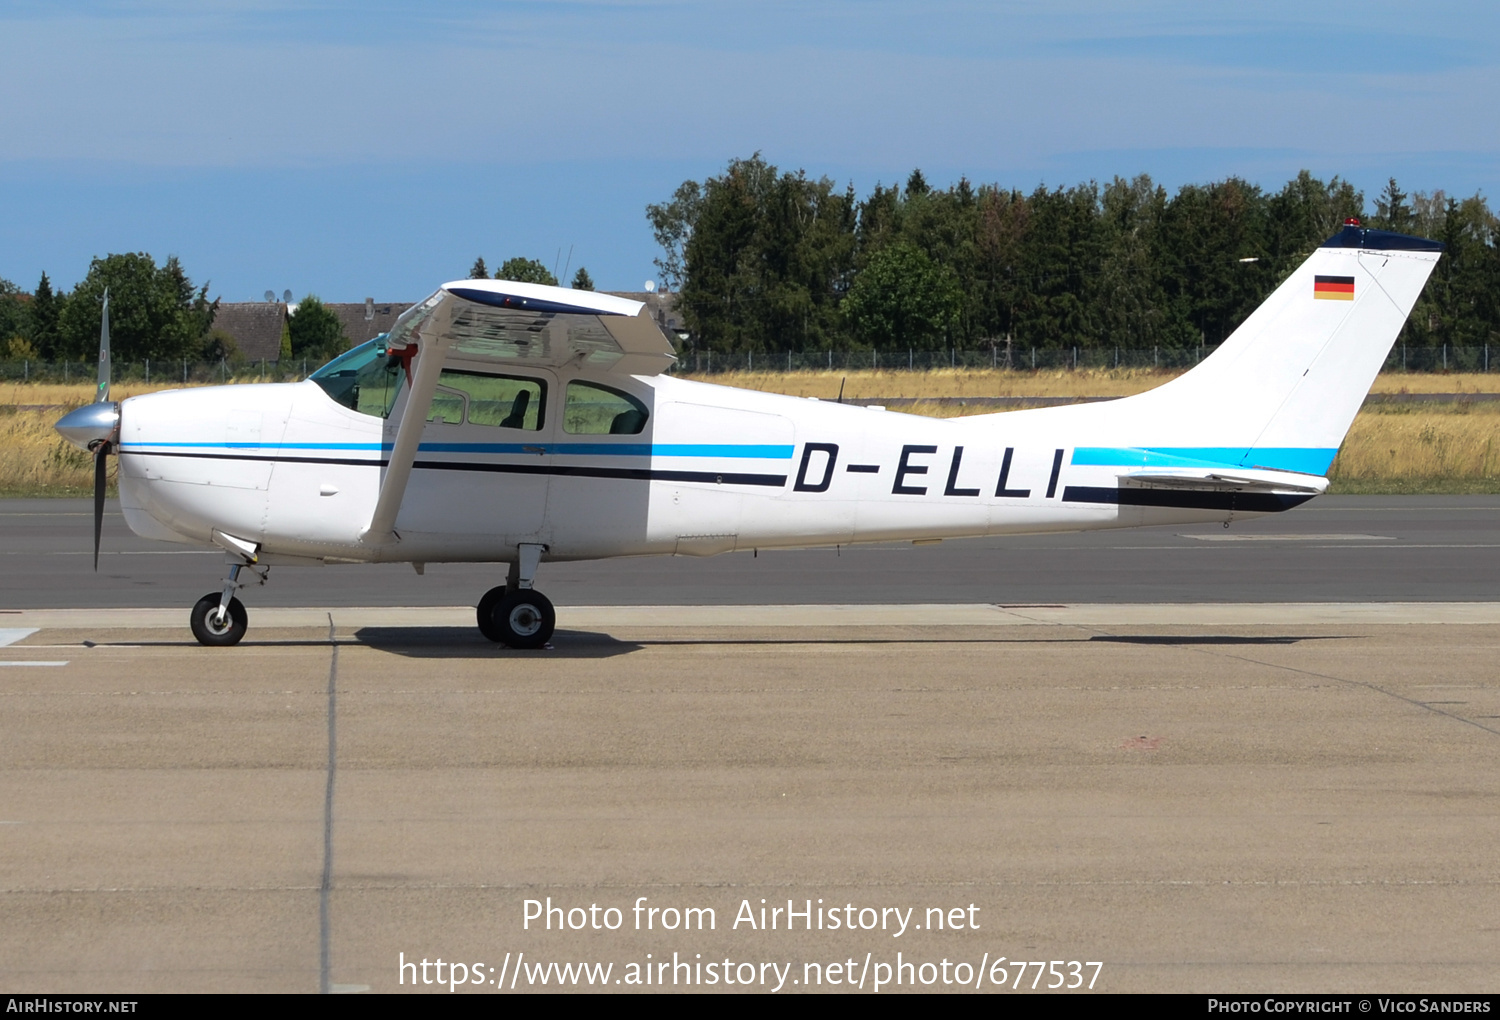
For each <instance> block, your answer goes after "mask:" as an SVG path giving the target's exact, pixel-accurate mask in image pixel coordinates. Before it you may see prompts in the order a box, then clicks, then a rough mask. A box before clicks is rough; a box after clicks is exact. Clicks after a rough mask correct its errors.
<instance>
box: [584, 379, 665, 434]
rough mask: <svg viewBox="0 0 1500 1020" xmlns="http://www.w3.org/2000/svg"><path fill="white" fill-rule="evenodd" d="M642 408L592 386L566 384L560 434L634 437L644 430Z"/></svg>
mask: <svg viewBox="0 0 1500 1020" xmlns="http://www.w3.org/2000/svg"><path fill="white" fill-rule="evenodd" d="M648 417H650V414H649V412H647V410H646V405H645V404H643V403H641V402H640V401H639V400H637V399H635V398H634V397H632V396H631V395H630V394H628V393H621V392H620V391H619V390H612V389H609V388H608V387H606V386H599V385H596V384H594V383H586V382H570V383H568V399H567V402H566V404H565V406H564V407H563V431H565V432H568V433H569V434H571V435H575V436H634V435H639V434H640V433H641V432H642V431H643V430H644V429H645V428H646V419H647V418H648Z"/></svg>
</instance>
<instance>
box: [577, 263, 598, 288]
mask: <svg viewBox="0 0 1500 1020" xmlns="http://www.w3.org/2000/svg"><path fill="white" fill-rule="evenodd" d="M573 289H574V290H593V289H594V278H593V277H592V276H590V275H589V271H588V270H587V269H585V268H583V267H582V266H579V267H578V272H576V273H574V274H573Z"/></svg>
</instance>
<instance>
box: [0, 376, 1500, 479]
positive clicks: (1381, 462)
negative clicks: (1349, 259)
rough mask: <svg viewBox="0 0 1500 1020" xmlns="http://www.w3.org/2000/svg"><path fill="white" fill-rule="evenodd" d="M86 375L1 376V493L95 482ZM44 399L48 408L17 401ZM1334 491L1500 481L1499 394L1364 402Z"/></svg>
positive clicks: (759, 384)
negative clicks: (66, 379)
mask: <svg viewBox="0 0 1500 1020" xmlns="http://www.w3.org/2000/svg"><path fill="white" fill-rule="evenodd" d="M1173 374H1174V373H1167V372H1160V373H1158V372H1151V371H1142V370H1120V371H1080V372H1055V373H1053V372H1046V373H1037V374H1032V373H1024V372H988V371H952V370H935V371H932V372H915V373H913V372H868V371H867V372H854V373H849V374H848V375H847V379H848V382H847V383H846V385H845V389H844V395H845V397H849V398H870V397H909V398H916V399H918V401H919V402H918V403H916V404H914V405H909V406H907V407H903V408H902V410H903V411H907V412H910V413H914V414H927V415H932V416H934V417H953V416H956V415H958V414H961V413H964V412H966V411H967V409H966V408H963V407H958V406H956V405H943V404H937V403H927V402H922V401H921V400H920V398H923V397H981V396H1015V397H1025V396H1117V395H1121V396H1123V395H1125V394H1128V393H1136V392H1140V391H1142V390H1146V389H1150V388H1151V387H1152V386H1156V385H1160V384H1161V383H1162V382H1165V381H1166V380H1167V379H1169V378H1171V377H1172V375H1173ZM843 378H846V376H845V375H844V374H843V373H838V372H832V373H828V372H798V373H792V374H777V373H730V374H725V375H716V376H711V377H709V379H710V380H711V381H713V382H718V383H724V384H727V385H733V386H743V387H747V388H750V389H760V390H767V391H774V392H782V393H790V394H793V395H796V396H815V397H822V398H825V399H833V398H834V397H836V396H837V395H838V385H839V380H840V379H843ZM170 388H171V387H170V386H169V385H166V386H161V385H153V386H150V387H147V386H143V385H139V384H136V385H125V386H119V387H117V388H116V389H115V390H114V392H113V394H112V395H113V396H116V397H121V398H123V397H127V396H133V395H135V394H137V393H145V392H154V391H157V390H162V389H170ZM1403 390H1404V391H1405V392H1410V393H1434V392H1437V393H1474V392H1494V391H1496V390H1500V377H1496V376H1484V375H1462V374H1458V373H1455V374H1452V375H1399V374H1398V375H1386V376H1381V377H1380V379H1379V380H1377V381H1376V384H1375V387H1374V392H1377V393H1399V392H1403ZM92 395H93V393H92V388H91V387H89V386H87V385H73V386H62V385H50V384H24V383H12V384H5V385H0V495H13V496H14V495H54V496H67V495H84V494H87V493H89V492H91V491H92V489H93V474H92V470H93V468H92V459H91V458H90V457H89V455H88V454H86V453H83V452H81V451H79V450H75V449H74V448H73V447H71V446H69V445H68V444H67V443H65V442H63V440H62V439H61V438H60V437H59V436H58V435H57V433H56V432H54V431H53V429H52V424H53V422H55V421H56V420H57V419H58V417H59V416H60V414H61V413H62V412H61V410H60V408H68V407H76V406H78V405H80V404H82V403H84V402H85V401H87V400H88V399H89V398H90V397H91V396H92ZM17 405H20V406H28V405H29V406H33V407H34V406H36V405H44V406H45V407H46V409H45V410H20V409H18V407H17ZM1330 477H1331V478H1332V479H1333V483H1334V491H1336V492H1500V404H1487V403H1476V404H1455V405H1446V406H1437V407H1434V406H1432V405H1421V406H1412V405H1380V406H1376V407H1372V408H1369V409H1367V410H1365V411H1363V412H1361V413H1360V415H1359V416H1358V417H1357V418H1356V419H1355V421H1354V426H1353V428H1352V429H1351V430H1350V432H1349V436H1348V438H1347V439H1346V440H1345V442H1344V445H1343V448H1342V450H1341V452H1340V453H1339V456H1338V459H1337V460H1335V461H1334V465H1333V469H1332V471H1331V472H1330Z"/></svg>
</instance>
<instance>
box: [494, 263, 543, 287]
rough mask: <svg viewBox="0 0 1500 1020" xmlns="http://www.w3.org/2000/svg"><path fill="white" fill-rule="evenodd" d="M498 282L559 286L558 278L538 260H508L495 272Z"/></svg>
mask: <svg viewBox="0 0 1500 1020" xmlns="http://www.w3.org/2000/svg"><path fill="white" fill-rule="evenodd" d="M495 279H497V280H514V281H515V282H516V283H540V284H543V285H545V286H548V287H556V286H557V277H555V276H553V275H552V273H551V272H550V271H548V269H547V267H546V266H545V265H543V264H542V263H541V262H538V261H537V260H536V259H527V258H522V257H521V256H519V255H517V256H516V257H515V258H511V259H506V260H505V262H504V263H503V264H502V265H501V266H500V268H499V269H497V270H496V271H495Z"/></svg>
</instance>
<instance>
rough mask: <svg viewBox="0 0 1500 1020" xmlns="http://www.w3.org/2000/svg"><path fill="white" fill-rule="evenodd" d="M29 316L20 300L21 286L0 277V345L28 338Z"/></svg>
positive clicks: (29, 331)
mask: <svg viewBox="0 0 1500 1020" xmlns="http://www.w3.org/2000/svg"><path fill="white" fill-rule="evenodd" d="M30 325H31V316H30V314H29V313H28V311H27V307H26V303H25V302H24V301H22V300H21V288H19V287H17V286H16V285H15V284H13V283H11V282H10V281H9V280H7V279H4V278H3V277H0V345H6V346H7V349H8V345H9V343H10V341H11V340H25V339H29V336H30V333H31V330H30V328H29V327H30Z"/></svg>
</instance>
